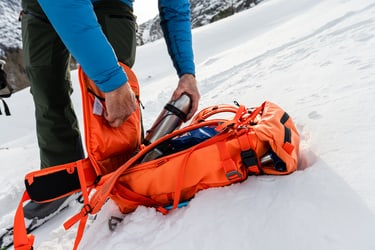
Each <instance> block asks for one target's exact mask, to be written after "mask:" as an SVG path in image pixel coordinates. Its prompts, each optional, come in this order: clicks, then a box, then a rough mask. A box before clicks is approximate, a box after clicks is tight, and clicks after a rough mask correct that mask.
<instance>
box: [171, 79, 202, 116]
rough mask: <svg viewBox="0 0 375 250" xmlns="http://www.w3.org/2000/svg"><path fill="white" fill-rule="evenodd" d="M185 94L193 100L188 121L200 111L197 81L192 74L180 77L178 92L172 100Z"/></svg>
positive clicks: (174, 93) (175, 92) (173, 95)
mask: <svg viewBox="0 0 375 250" xmlns="http://www.w3.org/2000/svg"><path fill="white" fill-rule="evenodd" d="M183 93H185V94H187V95H188V96H189V97H190V100H191V109H190V112H189V113H188V114H187V116H186V120H189V119H190V118H192V117H193V115H194V113H195V112H196V111H197V110H198V104H199V99H200V94H199V90H198V86H197V81H196V79H195V77H194V75H192V74H184V75H182V76H181V77H180V80H179V81H178V85H177V88H176V90H175V91H174V92H173V94H172V100H177V99H178V98H179V97H180V96H181V95H182V94H183Z"/></svg>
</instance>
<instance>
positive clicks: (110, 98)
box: [104, 83, 137, 128]
mask: <svg viewBox="0 0 375 250" xmlns="http://www.w3.org/2000/svg"><path fill="white" fill-rule="evenodd" d="M105 103H106V112H105V114H104V118H105V119H106V120H107V121H108V124H109V125H110V126H111V127H115V128H116V127H120V126H121V125H122V123H123V122H125V121H126V120H127V119H128V118H129V116H130V115H131V114H132V113H133V112H134V111H135V110H136V108H137V103H136V99H135V94H134V92H133V90H132V89H131V87H130V84H129V83H125V84H124V85H122V86H121V87H119V88H117V89H115V90H113V91H111V92H107V93H105Z"/></svg>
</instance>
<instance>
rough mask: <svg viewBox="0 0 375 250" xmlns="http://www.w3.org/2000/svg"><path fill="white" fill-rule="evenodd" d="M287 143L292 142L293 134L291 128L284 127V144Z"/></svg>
mask: <svg viewBox="0 0 375 250" xmlns="http://www.w3.org/2000/svg"><path fill="white" fill-rule="evenodd" d="M286 142H289V143H291V142H292V132H291V130H290V128H288V127H287V126H284V143H286Z"/></svg>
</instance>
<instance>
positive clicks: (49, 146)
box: [22, 0, 136, 168]
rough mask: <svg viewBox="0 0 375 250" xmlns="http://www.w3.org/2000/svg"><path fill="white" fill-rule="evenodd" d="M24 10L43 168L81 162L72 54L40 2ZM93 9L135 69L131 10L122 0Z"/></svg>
mask: <svg viewBox="0 0 375 250" xmlns="http://www.w3.org/2000/svg"><path fill="white" fill-rule="evenodd" d="M22 8H23V16H22V42H23V56H24V67H25V70H26V73H27V75H28V78H29V80H30V85H31V88H30V91H31V94H32V96H33V100H34V105H35V118H36V129H37V131H36V132H37V138H38V145H39V149H40V161H41V168H46V167H50V166H54V165H59V164H64V163H67V162H72V161H76V160H79V159H82V158H83V157H84V151H83V146H82V141H81V135H80V131H79V126H78V120H77V117H76V114H75V113H74V110H73V105H72V102H71V99H70V95H71V94H72V91H73V89H72V85H71V81H70V67H69V63H70V53H69V51H68V50H67V48H66V47H65V46H64V44H63V43H62V41H61V40H60V38H59V37H58V35H57V33H56V32H55V30H54V29H53V27H52V26H51V24H50V22H49V21H48V19H47V17H46V16H45V14H44V13H43V10H42V9H41V8H40V6H39V4H38V3H37V0H22ZM94 9H95V13H96V15H97V18H98V21H99V23H100V24H101V26H102V29H103V32H104V33H105V35H106V36H107V38H108V40H109V42H110V43H111V45H112V47H113V49H114V51H115V53H116V55H117V57H118V60H119V61H121V62H123V63H125V64H127V65H128V66H130V67H132V66H133V64H134V60H135V50H136V37H135V34H136V23H135V18H134V16H133V13H132V10H131V9H130V8H129V7H128V6H127V5H125V4H124V3H122V2H120V1H118V0H103V1H100V2H97V3H95V5H94ZM67 18H69V17H67Z"/></svg>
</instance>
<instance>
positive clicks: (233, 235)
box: [0, 0, 375, 250]
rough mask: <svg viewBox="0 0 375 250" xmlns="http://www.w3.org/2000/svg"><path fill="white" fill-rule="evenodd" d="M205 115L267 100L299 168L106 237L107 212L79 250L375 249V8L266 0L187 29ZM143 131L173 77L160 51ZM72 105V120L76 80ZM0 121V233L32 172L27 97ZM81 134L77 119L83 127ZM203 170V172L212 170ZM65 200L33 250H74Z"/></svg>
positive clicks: (154, 56)
mask: <svg viewBox="0 0 375 250" xmlns="http://www.w3.org/2000/svg"><path fill="white" fill-rule="evenodd" d="M193 37H194V49H195V57H196V66H197V79H198V81H199V86H200V91H201V95H202V98H201V102H200V108H204V107H207V106H210V105H213V104H222V103H224V104H232V103H233V101H234V100H236V101H238V102H240V103H243V104H245V105H246V106H248V107H251V106H258V105H260V104H261V103H262V102H263V101H265V100H269V101H272V102H274V103H276V104H278V105H279V106H281V107H282V108H284V109H285V110H286V111H287V112H288V113H289V115H290V116H291V117H292V118H293V119H294V121H295V123H296V124H297V126H298V129H299V132H300V135H301V152H300V164H299V170H298V171H296V172H295V173H293V174H291V175H288V176H257V177H255V176H252V177H249V178H248V179H247V180H246V181H245V182H243V183H241V184H235V185H231V186H227V187H223V188H216V189H209V190H205V191H202V192H200V193H198V194H197V195H196V197H195V198H194V199H193V200H192V201H191V202H190V203H189V205H188V206H187V207H185V208H181V209H178V210H176V211H173V212H171V213H170V214H168V215H162V214H160V213H158V212H156V211H155V210H154V209H152V208H146V207H139V208H138V209H137V210H136V211H135V212H133V213H131V214H128V215H126V216H125V217H124V220H123V222H122V223H121V224H119V226H118V227H117V229H116V231H115V232H110V231H109V229H108V225H107V222H108V219H109V217H110V216H112V215H119V212H118V210H117V208H116V206H115V205H114V203H113V202H111V201H109V202H107V203H106V205H105V206H104V207H103V209H102V210H101V212H100V213H99V214H98V216H97V218H96V220H95V221H93V222H90V223H89V225H88V227H87V229H86V231H85V234H84V238H83V240H82V242H81V244H80V249H108V250H109V249H111V250H114V249H139V250H141V249H144V250H151V249H152V250H156V249H159V250H167V249H183V250H196V249H207V250H211V249H212V250H227V249H228V250H232V249H253V250H276V249H280V250H284V249H285V250H286V249H288V250H300V249H305V250H306V249H311V250H334V249H337V250H373V249H375V239H374V233H375V214H374V213H375V181H374V180H375V165H374V161H375V158H374V154H375V145H374V141H375V125H374V123H375V112H374V107H375V3H374V1H373V0H324V1H323V0H265V1H263V2H261V3H260V4H259V6H257V7H256V8H251V9H249V10H247V11H243V12H241V13H237V14H235V15H234V16H232V17H229V18H226V19H225V20H221V21H218V22H215V23H213V24H211V25H207V26H204V27H201V28H197V29H195V30H194V31H193ZM134 70H135V72H136V74H137V76H138V78H139V81H140V84H141V90H142V93H141V100H142V102H143V104H144V106H145V109H144V111H143V112H144V117H145V120H144V122H145V127H146V128H149V127H150V126H151V125H152V123H153V121H154V120H155V119H156V117H157V115H158V114H159V112H160V111H161V110H162V108H163V106H164V105H165V103H166V102H167V101H168V99H169V97H170V95H171V93H172V91H173V89H174V87H175V86H176V83H177V77H176V76H175V75H176V74H175V71H174V69H173V67H172V64H171V62H170V59H169V57H168V55H167V53H166V47H165V45H164V41H163V40H159V41H156V42H154V43H151V44H147V45H145V46H142V47H139V49H138V58H137V63H136V65H135V67H134ZM72 77H73V83H74V86H75V92H74V94H73V97H72V98H73V99H74V102H75V106H76V110H77V113H78V115H79V116H81V114H82V112H81V107H80V105H81V103H80V91H79V87H78V84H77V72H76V71H74V72H72ZM7 101H8V104H9V106H10V108H11V111H12V116H10V117H5V116H4V115H3V116H0V131H1V132H0V171H1V175H0V204H1V206H0V220H1V221H0V230H1V229H4V228H5V227H6V226H7V225H8V224H11V223H12V221H13V213H14V210H15V208H16V206H17V204H18V202H19V200H20V198H21V194H22V192H23V190H24V184H23V177H24V176H25V174H26V173H28V172H31V171H34V170H37V169H38V168H39V157H38V148H37V144H36V135H35V126H34V115H33V112H34V109H33V104H32V99H31V95H30V93H29V90H28V89H26V90H23V91H20V92H18V93H16V94H15V95H14V96H13V97H12V98H10V99H9V100H7ZM81 125H82V122H81ZM208 164H209V162H208ZM79 209H80V205H78V204H77V203H72V204H71V206H70V207H69V209H67V210H65V211H64V212H63V213H61V214H60V215H59V216H57V217H56V218H55V219H53V220H52V221H50V222H48V223H47V224H45V225H44V226H43V227H42V228H40V229H38V230H36V231H35V235H36V244H35V247H36V249H38V250H40V249H42V250H45V249H48V250H49V249H56V250H60V249H71V248H72V246H73V242H74V238H75V232H76V229H75V228H73V229H71V230H69V231H65V230H64V229H63V227H62V223H63V222H64V221H65V220H66V219H68V218H69V217H70V216H71V215H72V214H74V213H76V212H77V211H79Z"/></svg>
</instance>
